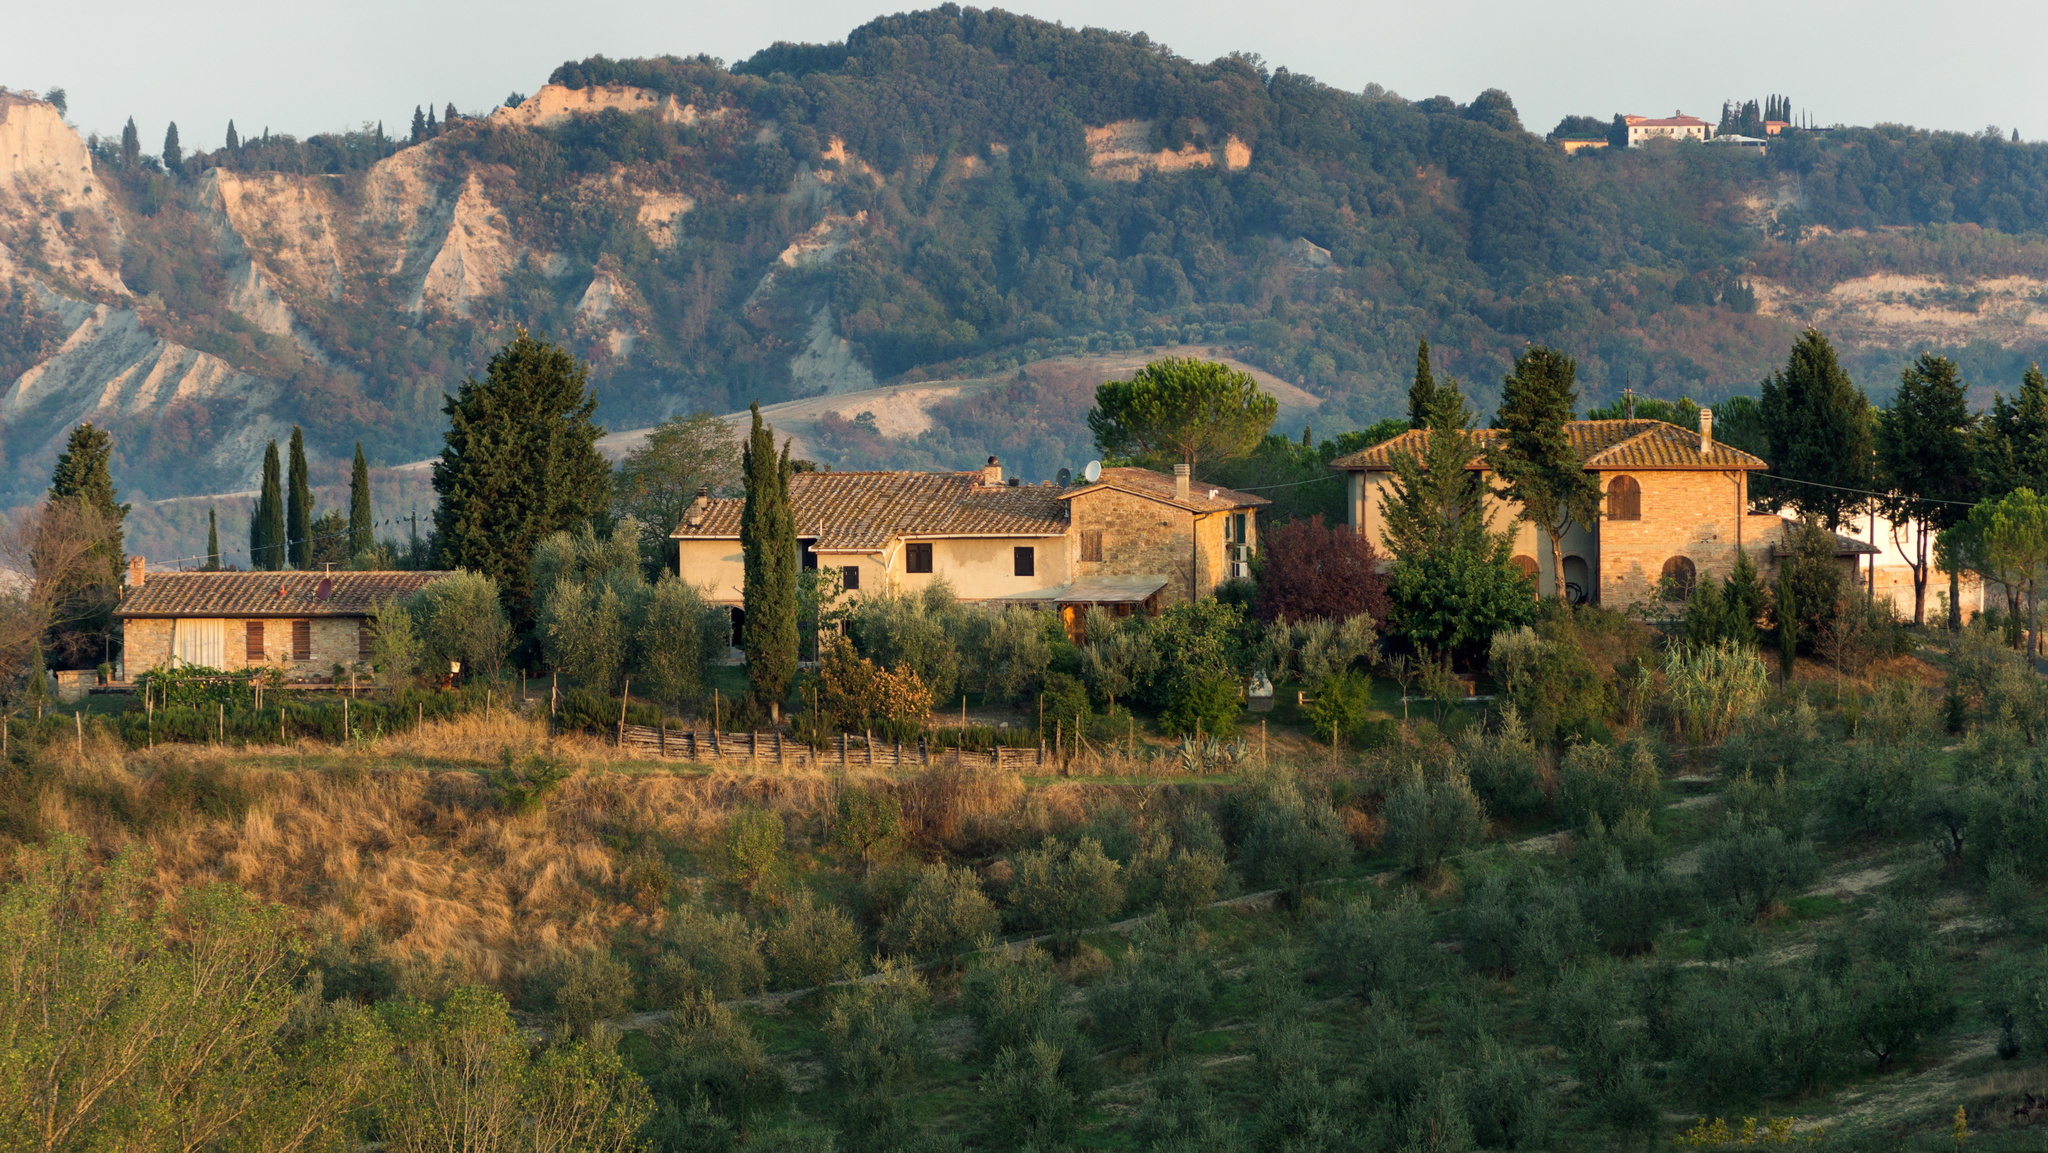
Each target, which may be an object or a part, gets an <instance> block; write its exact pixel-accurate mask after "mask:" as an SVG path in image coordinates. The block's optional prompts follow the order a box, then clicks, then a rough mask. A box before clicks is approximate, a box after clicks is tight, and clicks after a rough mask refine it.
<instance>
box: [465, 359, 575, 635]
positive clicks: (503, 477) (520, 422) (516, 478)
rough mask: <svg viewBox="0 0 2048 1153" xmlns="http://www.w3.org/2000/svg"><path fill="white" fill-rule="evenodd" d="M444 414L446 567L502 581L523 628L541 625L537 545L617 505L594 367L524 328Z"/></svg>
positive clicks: (514, 616)
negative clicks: (596, 417) (601, 442)
mask: <svg viewBox="0 0 2048 1153" xmlns="http://www.w3.org/2000/svg"><path fill="white" fill-rule="evenodd" d="M442 411H443V412H446V413H447V414H448V431H447V433H446V434H444V436H443V438H442V439H443V440H444V441H445V443H446V447H445V448H443V449H442V450H441V459H440V460H438V461H436V462H435V463H434V491H435V492H437V493H439V494H440V496H441V503H440V506H439V507H438V508H436V509H435V510H434V528H435V531H436V532H437V533H438V534H439V535H438V538H437V540H436V542H435V548H436V550H437V554H438V555H437V559H438V562H439V563H440V564H442V565H445V566H447V567H449V568H466V569H469V570H470V571H472V572H478V573H482V574H483V575H485V576H487V577H490V578H491V579H492V580H495V581H497V582H498V590H499V593H500V595H501V596H503V597H504V598H505V603H506V608H507V609H508V610H509V611H510V612H511V615H512V619H513V622H514V624H515V625H517V626H518V627H519V628H520V629H522V630H523V629H526V628H527V627H529V626H531V624H532V623H533V604H532V600H533V574H532V570H531V567H530V565H531V562H532V560H533V550H534V546H535V545H537V544H539V543H540V540H541V538H542V537H545V536H547V535H548V534H550V533H554V532H560V531H562V530H563V529H567V528H572V527H574V526H576V525H577V524H580V523H582V522H583V521H585V520H588V519H590V518H591V517H597V516H603V515H604V514H605V511H606V510H607V509H608V508H610V506H611V497H612V469H611V465H610V463H609V462H607V461H606V460H605V458H604V457H603V456H602V455H601V454H599V452H598V451H597V439H598V438H599V437H600V436H603V435H604V429H602V428H600V427H598V426H597V424H596V423H595V422H594V421H592V420H591V416H592V415H593V414H594V413H596V411H597V397H596V396H595V395H594V394H593V393H592V392H591V391H590V379H589V372H588V370H587V368H586V367H585V366H584V364H583V363H582V362H581V361H579V360H577V359H576V358H575V357H574V356H572V355H570V353H569V352H568V351H567V350H565V349H563V348H562V347H561V346H559V345H555V344H550V343H548V342H547V341H544V340H536V339H534V337H533V336H532V335H530V334H529V333H528V332H527V331H526V330H525V329H523V328H522V329H519V330H518V335H516V336H515V337H513V339H512V342H511V343H510V344H507V345H506V346H505V347H504V348H503V349H501V350H500V351H499V352H498V354H497V355H496V356H494V357H492V358H491V363H490V367H489V369H488V370H487V371H486V372H485V374H484V379H483V380H481V381H479V380H477V379H476V378H475V377H471V378H470V379H468V380H465V381H463V382H462V388H461V390H460V391H459V392H457V393H456V395H454V396H452V397H449V398H448V402H447V404H446V405H444V406H443V407H442Z"/></svg>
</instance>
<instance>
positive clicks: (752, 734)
mask: <svg viewBox="0 0 2048 1153" xmlns="http://www.w3.org/2000/svg"><path fill="white" fill-rule="evenodd" d="M747 760H748V762H749V763H750V764H752V765H753V766H754V767H755V768H757V769H758V768H760V767H761V730H759V729H748V730H747Z"/></svg>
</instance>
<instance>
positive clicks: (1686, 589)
mask: <svg viewBox="0 0 2048 1153" xmlns="http://www.w3.org/2000/svg"><path fill="white" fill-rule="evenodd" d="M1697 579H1698V570H1696V569H1694V568H1693V565H1692V561H1691V559H1690V558H1687V557H1682V556H1675V557H1672V558H1671V559H1670V560H1668V561H1665V562H1664V574H1663V579H1662V580H1660V581H1659V582H1658V591H1659V592H1660V593H1662V594H1663V596H1664V599H1665V600H1668V601H1682V600H1684V599H1685V598H1687V597H1689V596H1691V595H1692V586H1693V582H1694V581H1695V580H1697Z"/></svg>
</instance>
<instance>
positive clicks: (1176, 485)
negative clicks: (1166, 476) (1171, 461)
mask: <svg viewBox="0 0 2048 1153" xmlns="http://www.w3.org/2000/svg"><path fill="white" fill-rule="evenodd" d="M1188 471H1189V470H1188V466H1187V465H1184V464H1177V465H1174V466H1173V499H1175V500H1186V499H1187V498H1188Z"/></svg>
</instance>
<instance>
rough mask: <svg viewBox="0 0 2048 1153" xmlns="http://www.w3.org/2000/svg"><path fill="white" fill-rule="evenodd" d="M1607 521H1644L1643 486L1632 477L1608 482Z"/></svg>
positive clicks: (1622, 477) (1621, 477)
mask: <svg viewBox="0 0 2048 1153" xmlns="http://www.w3.org/2000/svg"><path fill="white" fill-rule="evenodd" d="M1607 519H1608V520H1641V519H1643V486H1642V485H1640V484H1637V483H1636V478H1635V477H1632V476H1617V477H1615V478H1614V479H1613V480H1610V481H1608V482H1607Z"/></svg>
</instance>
